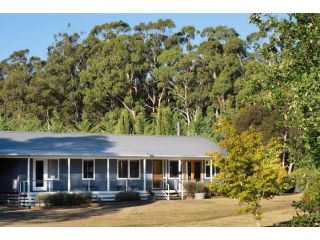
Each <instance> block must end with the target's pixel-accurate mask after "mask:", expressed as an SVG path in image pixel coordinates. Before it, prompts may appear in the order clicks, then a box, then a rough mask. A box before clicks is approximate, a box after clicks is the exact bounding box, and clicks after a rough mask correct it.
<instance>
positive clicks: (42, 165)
mask: <svg viewBox="0 0 320 240" xmlns="http://www.w3.org/2000/svg"><path fill="white" fill-rule="evenodd" d="M45 169H46V161H45V160H35V161H34V166H33V189H34V190H35V191H45V190H46V189H47V182H46V181H45Z"/></svg>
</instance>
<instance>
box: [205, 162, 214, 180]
mask: <svg viewBox="0 0 320 240" xmlns="http://www.w3.org/2000/svg"><path fill="white" fill-rule="evenodd" d="M207 162H209V164H210V160H205V162H204V167H205V168H204V178H205V179H211V175H213V174H212V164H210V176H209V177H207Z"/></svg>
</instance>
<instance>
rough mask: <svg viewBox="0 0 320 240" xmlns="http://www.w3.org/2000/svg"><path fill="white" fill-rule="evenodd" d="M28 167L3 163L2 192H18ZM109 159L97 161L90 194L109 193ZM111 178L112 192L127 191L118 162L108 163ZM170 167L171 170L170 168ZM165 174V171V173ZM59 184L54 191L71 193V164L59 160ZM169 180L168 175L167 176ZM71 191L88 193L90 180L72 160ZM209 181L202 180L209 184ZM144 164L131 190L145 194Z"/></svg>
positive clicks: (149, 185)
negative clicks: (15, 183) (97, 192)
mask: <svg viewBox="0 0 320 240" xmlns="http://www.w3.org/2000/svg"><path fill="white" fill-rule="evenodd" d="M27 163H28V160H27V159H26V158H10V159H3V158H2V159H0V192H15V191H19V184H18V186H17V189H14V188H13V187H14V186H13V181H14V180H15V179H18V180H20V181H26V180H27ZM202 164H203V166H202V169H203V172H205V163H204V161H203V162H202ZM33 165H34V160H33V159H30V179H31V184H30V190H31V191H34V189H33V182H32V180H33ZM107 166H108V165H107V159H95V179H94V180H90V187H91V191H107V171H108V169H107ZM109 167H110V170H109V178H110V191H121V190H125V186H126V180H125V179H118V178H117V177H118V176H117V160H116V159H110V160H109ZM167 167H168V166H167ZM164 171H166V169H164ZM59 173H60V174H59V180H57V181H53V191H67V190H68V160H67V159H60V160H59ZM168 176H169V173H168ZM70 179H71V191H86V190H87V186H88V180H82V159H71V168H70ZM209 180H210V179H203V181H204V182H208V181H209ZM174 182H175V181H174V179H168V183H169V185H170V189H173V188H174ZM143 184H144V180H143V160H140V179H129V180H128V188H129V189H133V190H137V191H143ZM146 189H147V190H149V189H152V160H146Z"/></svg>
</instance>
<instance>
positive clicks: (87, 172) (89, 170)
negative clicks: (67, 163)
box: [83, 160, 94, 178]
mask: <svg viewBox="0 0 320 240" xmlns="http://www.w3.org/2000/svg"><path fill="white" fill-rule="evenodd" d="M93 168H94V167H93V160H85V161H83V178H93V170H94V169H93Z"/></svg>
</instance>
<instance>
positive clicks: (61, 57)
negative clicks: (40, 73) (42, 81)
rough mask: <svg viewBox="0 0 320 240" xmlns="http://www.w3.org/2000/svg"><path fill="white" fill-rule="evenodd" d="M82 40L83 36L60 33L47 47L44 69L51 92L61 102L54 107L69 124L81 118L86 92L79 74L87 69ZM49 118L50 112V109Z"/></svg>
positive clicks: (73, 123) (71, 124)
mask: <svg viewBox="0 0 320 240" xmlns="http://www.w3.org/2000/svg"><path fill="white" fill-rule="evenodd" d="M84 53H85V51H83V47H82V45H81V43H80V35H79V34H78V33H73V34H71V35H69V34H67V33H59V34H57V35H55V42H54V43H53V44H52V45H51V46H49V47H48V60H47V63H46V67H45V71H46V74H47V75H46V77H47V80H46V81H48V82H50V86H49V87H50V94H51V96H52V98H54V99H55V102H56V103H57V104H58V105H56V106H55V109H56V110H57V111H58V112H59V113H60V114H61V117H62V121H63V122H64V123H65V124H66V125H67V126H70V127H72V126H75V125H76V124H77V123H78V122H80V121H81V117H82V109H83V94H82V86H81V83H80V77H79V73H80V71H81V70H82V69H83V68H85V65H86V55H85V54H84ZM48 115H49V118H50V116H51V112H49V114H48Z"/></svg>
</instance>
